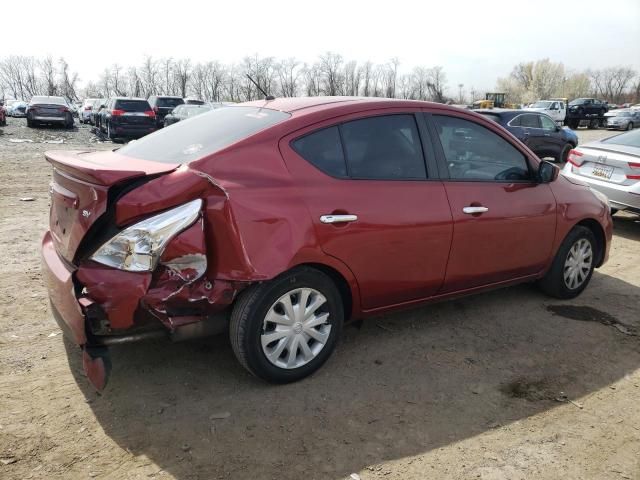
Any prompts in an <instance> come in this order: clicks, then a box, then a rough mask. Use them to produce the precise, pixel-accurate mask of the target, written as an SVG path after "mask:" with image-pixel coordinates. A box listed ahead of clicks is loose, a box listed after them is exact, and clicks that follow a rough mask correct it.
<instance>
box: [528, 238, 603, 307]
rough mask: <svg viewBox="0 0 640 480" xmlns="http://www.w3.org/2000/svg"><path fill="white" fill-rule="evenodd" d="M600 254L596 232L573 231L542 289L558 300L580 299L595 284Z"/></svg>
mask: <svg viewBox="0 0 640 480" xmlns="http://www.w3.org/2000/svg"><path fill="white" fill-rule="evenodd" d="M597 253H598V245H597V242H596V238H595V236H594V234H593V232H592V231H591V230H589V229H588V228H587V227H583V226H576V227H573V229H572V230H571V231H570V232H569V234H568V235H567V237H566V238H565V239H564V241H563V242H562V245H560V248H559V249H558V252H557V253H556V256H555V258H554V260H553V263H552V264H551V268H550V269H549V271H548V272H547V273H546V275H545V276H544V277H543V278H542V279H541V280H540V281H539V286H540V288H541V289H542V291H543V292H545V293H546V294H547V295H550V296H552V297H556V298H561V299H569V298H574V297H577V296H578V295H580V293H582V291H583V290H584V289H585V288H586V287H587V285H588V284H589V281H590V280H591V275H592V274H593V269H594V268H595V264H596V259H597Z"/></svg>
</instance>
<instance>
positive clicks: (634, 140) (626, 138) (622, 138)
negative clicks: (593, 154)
mask: <svg viewBox="0 0 640 480" xmlns="http://www.w3.org/2000/svg"><path fill="white" fill-rule="evenodd" d="M602 143H610V144H612V145H624V146H627V147H639V148H640V130H634V131H631V132H629V133H623V134H622V135H616V136H615V137H611V138H607V139H605V140H602Z"/></svg>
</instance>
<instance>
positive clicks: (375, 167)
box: [340, 114, 427, 180]
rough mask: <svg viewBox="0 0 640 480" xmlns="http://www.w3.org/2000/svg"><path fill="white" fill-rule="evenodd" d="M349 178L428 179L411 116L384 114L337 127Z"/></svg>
mask: <svg viewBox="0 0 640 480" xmlns="http://www.w3.org/2000/svg"><path fill="white" fill-rule="evenodd" d="M340 128H341V131H342V140H343V142H344V151H345V154H346V160H347V169H348V173H349V176H350V177H351V178H358V179H385V180H410V179H425V178H426V177H427V173H426V168H425V162H424V155H423V153H422V144H421V142H420V136H419V134H418V127H417V125H416V121H415V118H414V116H413V115H408V114H407V115H386V116H379V117H370V118H365V119H362V120H354V121H351V122H347V123H344V124H342V125H341V126H340Z"/></svg>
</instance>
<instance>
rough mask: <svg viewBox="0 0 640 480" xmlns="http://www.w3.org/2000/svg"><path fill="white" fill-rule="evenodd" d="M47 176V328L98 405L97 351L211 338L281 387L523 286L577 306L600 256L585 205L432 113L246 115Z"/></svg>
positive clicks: (75, 158) (544, 165)
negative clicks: (358, 334)
mask: <svg viewBox="0 0 640 480" xmlns="http://www.w3.org/2000/svg"><path fill="white" fill-rule="evenodd" d="M46 158H47V160H48V161H49V162H50V163H51V164H52V165H53V167H54V171H53V180H52V183H51V196H52V201H51V217H50V230H49V231H48V232H47V233H46V234H45V236H44V239H43V243H42V256H43V269H44V272H45V277H46V278H47V282H48V289H49V294H50V297H51V305H52V311H53V313H54V316H55V317H56V319H57V321H58V322H59V324H60V325H61V326H62V328H63V329H64V330H65V331H66V332H67V334H68V335H70V337H71V338H72V339H73V340H74V341H75V342H76V343H77V344H79V345H80V346H81V347H82V351H83V357H84V366H85V371H86V372H87V376H88V377H89V379H90V380H91V382H92V383H93V385H94V386H95V387H96V388H98V389H102V388H103V387H104V385H105V383H106V380H107V375H108V372H109V365H110V363H109V357H108V353H107V347H108V346H109V345H111V344H114V343H122V342H127V341H133V340H139V339H143V338H148V337H151V336H157V335H169V336H170V337H171V338H173V339H174V340H180V339H183V338H189V337H192V336H197V335H204V334H209V333H213V332H216V331H222V330H225V329H226V328H227V327H228V329H229V331H230V337H231V344H232V346H233V350H234V352H235V354H236V356H237V357H238V360H239V361H240V362H241V363H242V365H244V366H245V367H246V368H247V369H248V370H249V371H250V372H251V373H253V374H255V375H257V376H258V377H261V378H263V379H266V380H268V381H272V382H290V381H295V380H298V379H301V378H303V377H305V376H307V375H309V374H311V373H312V372H313V371H315V370H316V369H318V368H319V367H320V366H321V365H322V364H323V363H324V362H325V361H326V360H327V358H328V357H329V356H330V355H331V353H332V351H333V349H334V347H335V344H336V341H337V340H338V338H339V336H340V332H341V330H342V326H343V324H344V323H345V322H347V321H351V320H354V319H360V318H364V317H368V316H372V315H376V314H380V313H383V312H388V311H392V310H395V309H399V308H403V307H407V306H410V305H418V304H422V303H425V302H429V301H435V300H441V299H445V298H449V297H453V296H457V295H460V294H468V293H476V292H479V291H482V290H486V289H492V288H498V287H504V286H507V285H512V284H516V283H522V282H537V283H538V284H539V286H540V287H541V288H542V290H543V291H544V292H546V293H548V294H550V295H552V296H555V297H558V298H572V297H575V296H576V295H578V294H579V293H580V292H581V291H582V290H583V289H584V288H585V287H586V286H587V284H588V283H589V280H590V278H591V275H592V273H593V269H594V268H597V267H599V266H601V265H602V264H603V263H604V262H605V261H606V259H607V256H608V251H609V245H610V241H611V230H612V222H611V215H610V212H609V207H608V205H607V200H606V198H604V196H603V195H601V194H599V193H597V192H595V191H592V190H591V189H589V188H588V187H586V186H584V185H582V184H580V183H578V182H577V181H574V180H571V179H568V178H565V177H563V176H558V169H557V167H555V166H554V165H552V164H550V163H548V162H544V161H541V160H539V159H538V158H537V157H536V155H535V154H534V153H533V152H531V151H530V150H529V149H528V148H527V147H526V146H524V145H523V144H522V143H520V142H519V141H518V140H517V139H516V138H515V137H513V136H512V135H511V134H509V133H508V132H507V131H506V130H504V129H503V128H502V127H500V126H499V125H498V124H496V123H495V122H492V121H491V120H489V119H486V118H484V117H482V116H480V115H477V114H475V113H473V112H470V111H466V110H460V109H457V108H453V107H447V106H445V105H440V104H432V103H426V102H418V101H398V100H386V99H361V98H348V97H345V98H336V97H321V98H288V99H276V100H272V101H258V102H251V103H245V104H241V105H238V106H229V107H226V108H221V109H216V110H213V111H211V112H208V113H205V114H203V115H200V116H198V117H195V118H192V119H188V120H185V121H183V122H180V123H178V124H176V125H173V126H171V127H168V128H166V129H163V130H162V131H159V132H157V133H154V134H151V135H149V136H147V137H145V138H143V139H141V140H139V141H137V142H134V143H131V144H129V145H127V146H125V147H124V148H121V149H119V150H117V151H114V152H94V153H87V152H60V151H55V152H48V153H47V154H46ZM515 308H516V307H515V306H514V309H515Z"/></svg>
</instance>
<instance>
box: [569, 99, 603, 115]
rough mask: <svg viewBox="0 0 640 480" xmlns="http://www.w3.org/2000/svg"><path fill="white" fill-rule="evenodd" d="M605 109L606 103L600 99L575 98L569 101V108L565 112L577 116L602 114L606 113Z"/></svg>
mask: <svg viewBox="0 0 640 480" xmlns="http://www.w3.org/2000/svg"><path fill="white" fill-rule="evenodd" d="M607 110H608V106H607V103H606V102H603V101H602V100H597V99H595V98H576V99H575V100H573V101H571V102H569V110H568V111H567V113H568V114H571V115H575V116H577V117H580V116H583V115H597V116H603V115H604V114H605V113H607Z"/></svg>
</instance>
